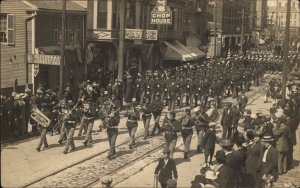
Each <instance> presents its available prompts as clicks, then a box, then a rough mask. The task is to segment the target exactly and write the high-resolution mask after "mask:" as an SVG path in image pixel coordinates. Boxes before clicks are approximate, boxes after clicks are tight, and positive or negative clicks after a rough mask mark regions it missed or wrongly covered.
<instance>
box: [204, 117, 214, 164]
mask: <svg viewBox="0 0 300 188" xmlns="http://www.w3.org/2000/svg"><path fill="white" fill-rule="evenodd" d="M216 125H217V124H216V123H215V122H210V123H209V124H208V130H207V131H206V132H205V135H204V137H203V139H202V140H201V146H202V148H203V149H204V155H205V164H208V157H210V158H209V165H212V158H213V155H214V152H215V143H216V139H217V137H216V131H215V126H216ZM209 165H208V166H209Z"/></svg>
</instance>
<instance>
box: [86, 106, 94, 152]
mask: <svg viewBox="0 0 300 188" xmlns="http://www.w3.org/2000/svg"><path fill="white" fill-rule="evenodd" d="M95 115H96V113H95V110H94V109H93V108H92V106H91V101H87V102H86V103H84V104H83V123H84V124H86V125H87V126H86V127H87V131H86V136H85V139H84V142H83V144H84V145H85V146H87V144H88V143H90V144H91V143H92V142H93V138H92V130H93V125H94V120H95Z"/></svg>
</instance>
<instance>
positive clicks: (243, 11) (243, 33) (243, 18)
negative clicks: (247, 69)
mask: <svg viewBox="0 0 300 188" xmlns="http://www.w3.org/2000/svg"><path fill="white" fill-rule="evenodd" d="M244 25H245V7H244V6H243V10H242V31H241V32H242V36H241V53H242V54H243V53H244V38H245V28H244Z"/></svg>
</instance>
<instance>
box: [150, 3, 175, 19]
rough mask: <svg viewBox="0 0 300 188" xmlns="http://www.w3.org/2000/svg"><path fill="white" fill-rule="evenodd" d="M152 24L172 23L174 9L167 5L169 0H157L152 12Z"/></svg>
mask: <svg viewBox="0 0 300 188" xmlns="http://www.w3.org/2000/svg"><path fill="white" fill-rule="evenodd" d="M151 24H167V25H171V24H172V11H171V10H170V8H169V7H168V6H167V0H157V3H156V6H155V7H154V9H153V10H152V12H151Z"/></svg>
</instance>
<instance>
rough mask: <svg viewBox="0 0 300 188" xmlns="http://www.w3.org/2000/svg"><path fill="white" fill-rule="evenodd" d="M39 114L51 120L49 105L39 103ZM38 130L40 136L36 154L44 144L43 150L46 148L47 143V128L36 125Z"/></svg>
mask: <svg viewBox="0 0 300 188" xmlns="http://www.w3.org/2000/svg"><path fill="white" fill-rule="evenodd" d="M41 112H42V113H43V114H44V115H45V116H47V117H48V118H51V117H50V115H51V110H50V108H49V103H46V102H43V103H41ZM37 126H38V129H39V130H40V133H41V136H40V142H39V144H38V146H37V148H36V150H37V151H38V152H40V150H41V147H42V145H43V144H44V148H48V142H47V137H46V135H47V132H48V127H46V126H45V125H40V124H39V123H38V125H37Z"/></svg>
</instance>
